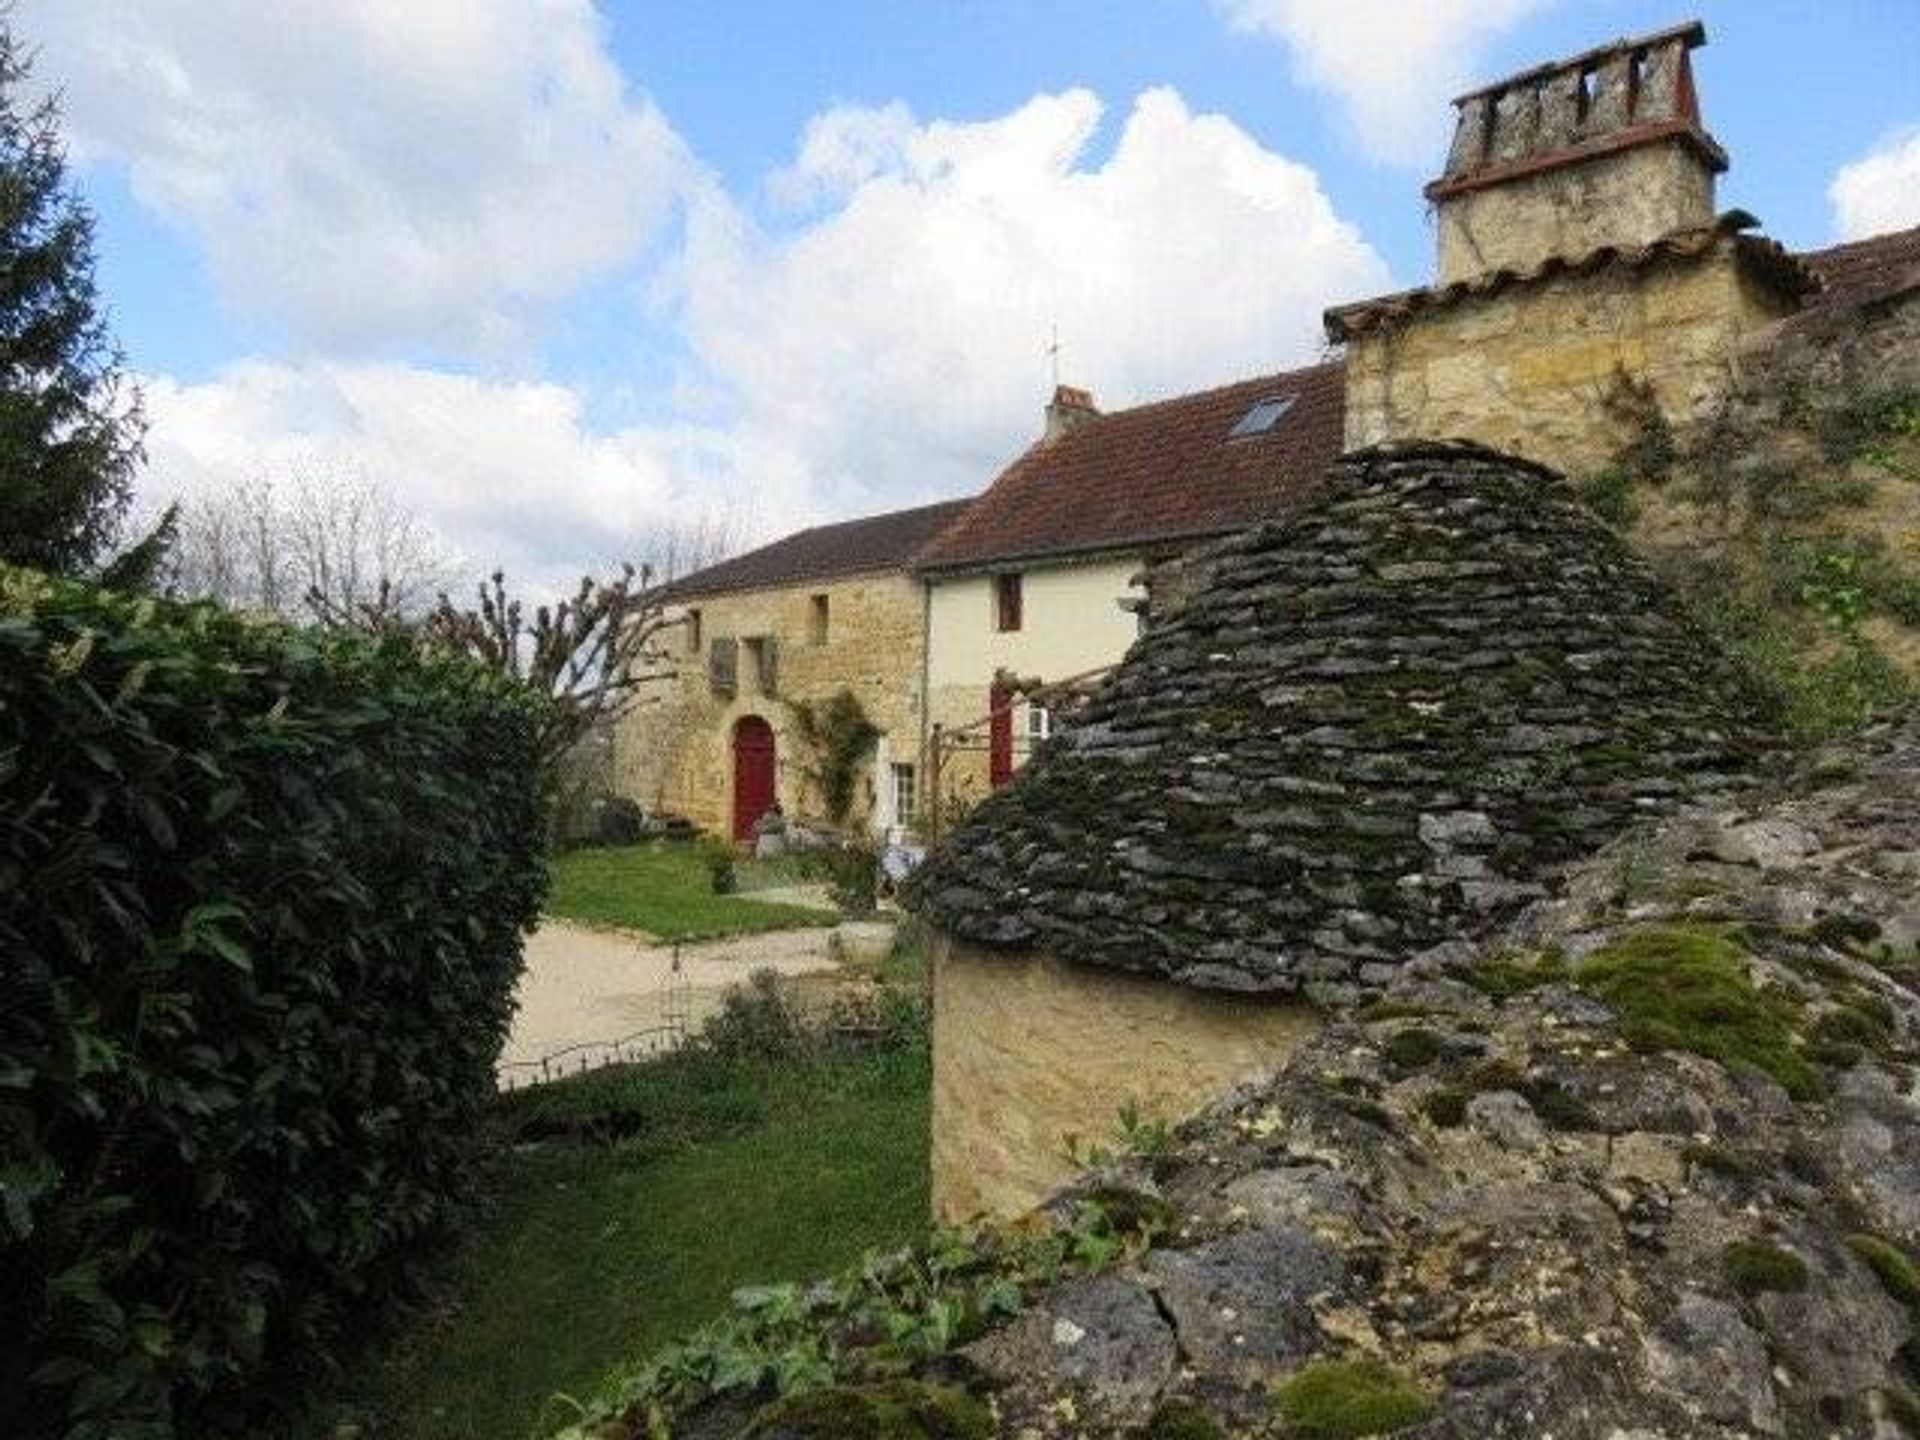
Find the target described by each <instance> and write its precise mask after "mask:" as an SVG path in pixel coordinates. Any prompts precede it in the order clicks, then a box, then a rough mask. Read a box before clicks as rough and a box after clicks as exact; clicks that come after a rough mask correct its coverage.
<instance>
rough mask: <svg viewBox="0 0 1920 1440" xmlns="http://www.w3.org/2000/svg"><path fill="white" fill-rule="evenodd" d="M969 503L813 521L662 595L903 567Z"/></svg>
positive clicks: (679, 596) (690, 577)
mask: <svg viewBox="0 0 1920 1440" xmlns="http://www.w3.org/2000/svg"><path fill="white" fill-rule="evenodd" d="M968 504H969V502H968V501H965V500H945V501H942V502H941V503H939V504H938V505H921V506H918V507H916V508H915V509H912V510H893V511H889V512H888V513H887V514H884V515H868V516H864V517H862V518H861V519H858V520H843V521H841V522H840V523H839V524H836V525H816V526H814V527H813V528H812V529H810V530H802V531H799V532H798V533H797V534H793V535H789V536H787V537H786V538H785V539H782V540H776V541H774V542H773V543H772V544H771V545H762V546H761V547H760V548H759V549H758V550H749V551H747V553H746V554H744V555H735V556H734V557H733V558H732V559H730V560H722V561H721V562H720V563H719V564H718V565H709V566H708V567H707V568H706V569H704V570H696V571H694V573H693V574H691V575H687V576H684V577H682V578H681V579H679V580H676V581H674V582H673V584H672V585H671V586H669V587H668V591H667V593H668V595H669V596H670V597H671V598H673V599H676V600H678V599H685V598H689V597H692V596H695V595H717V594H721V593H724V592H726V591H730V590H758V589H763V588H765V587H767V586H772V585H794V584H798V583H800V582H801V581H804V580H831V579H836V578H838V577H840V576H844V575H862V574H867V573H870V572H873V571H878V570H904V569H905V568H906V567H907V563H908V561H909V560H911V559H912V558H913V556H914V554H915V553H916V552H917V551H918V550H919V549H920V547H921V546H923V545H925V544H926V543H927V541H929V540H931V539H933V538H934V537H935V536H936V535H938V534H939V533H940V531H941V530H942V529H943V528H944V527H946V526H947V525H949V524H951V523H952V522H953V521H954V520H955V519H956V518H957V517H958V516H959V515H960V514H961V512H962V511H964V510H965V509H966V508H967V505H968Z"/></svg>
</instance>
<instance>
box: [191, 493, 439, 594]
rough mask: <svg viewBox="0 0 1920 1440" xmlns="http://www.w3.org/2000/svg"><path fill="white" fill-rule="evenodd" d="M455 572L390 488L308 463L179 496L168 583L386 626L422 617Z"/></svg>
mask: <svg viewBox="0 0 1920 1440" xmlns="http://www.w3.org/2000/svg"><path fill="white" fill-rule="evenodd" d="M452 568H453V567H452V562H451V560H450V559H449V558H448V552H447V549H446V547H445V545H443V544H442V543H441V541H440V539H439V537H438V536H436V535H435V534H434V533H433V531H432V530H431V529H430V528H429V527H428V526H427V525H426V524H425V523H424V522H423V521H422V520H420V518H419V517H418V516H416V515H415V514H414V513H413V512H412V511H411V510H409V509H408V508H407V507H406V506H404V505H402V504H401V503H400V502H399V501H398V500H396V499H395V498H394V497H393V495H392V494H391V493H390V492H389V491H387V490H385V489H383V488H381V487H380V486H379V485H376V484H375V483H374V482H373V481H372V480H371V479H369V478H368V477H367V476H365V475H363V474H360V473H358V472H356V471H352V470H348V469H344V468H341V467H337V466H336V467H328V466H321V465H309V466H304V467H301V468H300V469H298V470H295V471H293V472H292V473H290V474H288V475H284V476H278V477H276V476H264V475H263V476H258V477H255V478H254V479H251V480H247V481H244V482H242V483H239V484H236V485H234V486H232V487H230V488H228V489H227V490H225V491H222V492H219V493H216V494H214V495H211V496H206V497H203V498H200V499H196V500H191V501H187V502H185V503H183V505H182V506H181V507H180V514H179V520H178V534H177V537H176V539H175V543H174V546H173V550H172V554H171V557H170V561H169V565H168V570H167V579H168V581H169V583H170V586H171V588H173V589H175V590H176V591H178V592H180V593H182V594H186V595H194V596H208V597H211V598H213V599H216V600H219V601H221V602H222V603H223V604H226V605H230V606H233V607H235V608H237V609H244V610H253V611H258V612H260V613H262V614H267V615H275V616H278V617H280V618H282V619H287V620H307V619H312V620H319V621H322V622H324V623H328V624H350V625H353V626H356V627H358V628H364V629H373V630H384V629H390V628H393V627H394V626H396V625H400V624H404V623H408V622H412V621H417V620H420V619H421V618H423V617H424V616H425V615H426V614H427V613H428V611H429V610H431V609H432V608H433V607H434V605H435V603H436V599H437V597H438V596H439V594H440V593H441V591H442V589H443V588H444V587H445V585H446V583H447V580H448V576H449V574H450V572H451V570H452Z"/></svg>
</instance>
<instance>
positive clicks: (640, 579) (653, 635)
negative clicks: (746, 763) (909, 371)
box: [420, 514, 739, 788]
mask: <svg viewBox="0 0 1920 1440" xmlns="http://www.w3.org/2000/svg"><path fill="white" fill-rule="evenodd" d="M738 534H739V530H738V526H737V525H736V524H735V523H734V522H732V521H730V520H728V519H727V518H726V517H724V516H721V515H718V514H708V515H704V516H701V517H698V518H696V519H692V520H687V521H683V522H680V523H678V524H674V525H668V526H663V527H661V528H660V529H659V530H657V531H656V532H655V533H654V534H653V535H651V536H649V537H648V538H647V539H646V540H644V541H643V542H641V543H640V544H639V545H638V546H636V551H637V553H639V554H641V555H644V556H646V557H648V558H647V559H645V560H644V561H643V562H642V563H640V564H638V565H635V564H633V563H631V562H629V563H626V564H623V565H621V566H620V567H619V570H618V571H617V572H616V573H615V575H614V576H613V578H611V579H607V580H598V579H595V578H594V577H593V576H591V575H583V576H582V577H581V578H580V583H579V585H578V586H576V587H575V588H574V589H573V591H572V592H571V593H570V594H568V595H566V596H564V597H562V598H560V599H558V600H554V601H550V602H544V603H542V602H531V603H530V602H529V601H527V600H525V599H523V598H521V597H520V596H518V595H515V594H513V593H512V592H510V591H509V589H508V587H507V579H506V575H505V573H504V572H502V571H495V572H494V573H493V574H492V575H491V576H489V577H488V579H487V580H486V581H484V582H483V583H482V584H480V585H479V586H478V587H477V589H476V591H475V595H474V603H473V604H472V605H471V606H464V607H463V606H460V605H456V604H455V603H454V601H453V599H452V597H451V596H448V595H445V594H443V595H441V597H440V602H439V604H438V605H436V606H435V607H434V608H433V610H432V611H431V612H430V613H429V614H428V615H427V617H426V619H425V621H424V622H423V624H422V625H421V626H420V632H421V634H422V637H423V638H424V639H425V640H426V642H427V643H430V644H438V645H446V646H450V647H452V648H455V649H458V650H461V651H463V652H465V653H466V654H469V655H472V656H474V657H475V658H477V659H479V660H480V661H482V662H483V663H484V664H486V665H488V666H490V667H492V668H493V669H496V670H499V671H501V672H502V673H504V674H507V675H512V676H514V677H515V678H517V679H521V680H524V681H526V682H527V683H528V684H530V685H532V686H533V687H534V688H536V689H538V690H540V691H541V692H542V693H544V694H547V695H550V696H552V698H553V702H554V703H553V705H552V707H551V709H550V711H549V716H548V720H547V724H546V727H545V731H544V733H543V735H542V737H541V755H542V760H543V766H544V769H545V771H546V773H547V775H548V777H549V779H550V781H551V783H552V784H553V785H554V786H555V787H556V788H557V787H558V785H559V783H560V776H561V774H562V771H563V769H564V767H565V764H566V762H567V760H568V758H569V757H570V756H572V755H574V754H575V753H576V752H577V751H578V749H579V747H580V746H581V745H582V743H583V742H585V741H586V740H587V739H588V738H589V737H592V736H595V735H605V734H607V733H608V732H609V731H610V730H611V728H612V727H613V726H614V725H615V724H616V723H617V722H618V721H620V720H621V719H623V718H624V717H626V716H627V715H629V714H630V713H631V712H632V711H633V710H634V709H635V708H636V707H637V706H639V705H642V704H645V703H647V702H648V701H649V700H650V699H652V698H654V697H655V696H657V695H659V694H660V693H661V688H662V687H663V686H664V685H665V684H666V683H667V682H669V681H671V680H672V679H673V678H674V676H675V675H676V673H677V671H676V669H675V666H674V656H675V650H676V648H677V647H675V646H674V644H673V639H674V637H677V636H678V634H679V633H680V628H681V625H682V623H683V621H682V617H680V616H679V615H677V614H674V613H673V607H672V606H671V604H670V596H671V583H672V581H673V580H674V579H675V578H678V577H679V576H682V575H685V574H689V573H691V572H692V571H694V570H697V569H699V568H701V567H702V566H705V565H709V564H712V563H713V562H714V561H716V560H718V559H721V558H722V557H723V556H725V555H726V554H727V553H729V551H731V550H732V549H733V548H734V546H735V544H736V542H737V538H738Z"/></svg>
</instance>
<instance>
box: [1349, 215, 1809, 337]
mask: <svg viewBox="0 0 1920 1440" xmlns="http://www.w3.org/2000/svg"><path fill="white" fill-rule="evenodd" d="M1759 223H1760V222H1759V220H1757V219H1756V218H1755V217H1754V216H1752V215H1750V214H1749V213H1748V212H1746V211H1745V210H1729V211H1727V212H1726V213H1725V214H1723V215H1722V216H1720V218H1719V219H1717V220H1716V221H1714V223H1713V224H1711V225H1702V226H1696V227H1694V228H1691V229H1686V230H1675V231H1672V232H1670V233H1668V234H1666V235H1663V236H1661V237H1660V238H1659V239H1657V240H1652V241H1649V242H1648V243H1647V244H1645V245H1602V246H1599V247H1597V248H1596V249H1593V250H1589V251H1588V252H1587V253H1586V254H1584V255H1579V256H1560V255H1554V256H1549V257H1548V258H1547V259H1546V260H1544V261H1542V262H1541V263H1540V264H1539V265H1538V266H1536V267H1534V268H1533V269H1531V270H1525V271H1519V270H1490V271H1488V272H1487V273H1486V274H1484V275H1476V276H1474V277H1473V278H1472V279H1469V280H1456V281H1454V282H1453V283H1452V284H1451V285H1427V286H1421V287H1419V288H1418V289H1413V290H1402V291H1399V292H1397V293H1395V294H1391V295H1381V296H1377V297H1376V298H1374V299H1371V300H1361V301H1358V302H1356V303H1354V304H1351V305H1336V306H1334V307H1333V308H1332V309H1330V310H1328V311H1327V312H1326V314H1325V316H1324V317H1323V320H1324V323H1325V325H1326V330H1327V338H1328V340H1330V341H1332V342H1334V343H1335V344H1340V343H1343V342H1345V341H1347V340H1351V339H1353V338H1354V337H1355V336H1359V335H1364V334H1366V333H1367V332H1369V331H1371V330H1376V329H1381V328H1384V327H1388V326H1392V325H1397V324H1400V323H1403V322H1405V321H1407V320H1410V319H1412V318H1413V317H1414V316H1416V315H1418V314H1420V313H1422V312H1424V311H1428V310H1442V309H1446V308H1447V307H1449V306H1452V305H1458V304H1461V303H1463V302H1464V301H1468V300H1474V299H1480V298H1484V297H1487V296H1492V295H1497V294H1500V293H1501V292H1502V291H1506V290H1512V289H1517V288H1527V287H1532V286H1537V285H1545V284H1548V283H1550V282H1552V281H1555V280H1558V279H1561V278H1562V277H1565V276H1580V275H1591V274H1595V273H1597V272H1599V271H1602V270H1606V269H1610V268H1612V267H1614V266H1623V267H1625V268H1627V269H1632V270H1641V269H1647V268H1649V267H1651V266H1654V265H1658V264H1672V263H1688V262H1692V261H1698V260H1701V259H1704V258H1705V257H1707V256H1708V255H1711V254H1713V253H1714V252H1715V251H1717V250H1719V249H1720V248H1721V247H1722V246H1724V245H1731V246H1732V247H1733V250H1734V254H1735V257H1736V259H1737V260H1738V261H1739V262H1740V263H1741V264H1742V265H1744V266H1746V267H1747V268H1748V269H1749V270H1750V271H1751V272H1752V273H1753V274H1754V276H1755V277H1756V278H1757V279H1759V280H1761V281H1762V282H1763V283H1766V284H1768V285H1770V286H1772V287H1773V288H1774V289H1776V290H1779V291H1781V292H1782V293H1783V294H1786V295H1788V296H1790V297H1792V298H1795V299H1800V298H1804V297H1805V296H1807V295H1810V294H1812V293H1814V292H1816V291H1818V290H1819V289H1820V287H1821V283H1822V282H1821V279H1820V276H1819V274H1818V273H1817V272H1816V271H1814V270H1813V269H1812V268H1811V267H1809V266H1808V265H1807V264H1806V262H1805V261H1804V260H1802V259H1801V258H1800V257H1799V256H1797V255H1795V254H1794V253H1793V252H1792V251H1790V250H1788V249H1787V248H1786V247H1785V246H1784V245H1782V244H1781V243H1780V242H1779V241H1777V240H1772V239H1769V238H1767V237H1765V236H1761V235H1746V234H1742V233H1741V232H1743V231H1746V230H1750V229H1752V228H1754V227H1755V226H1757V225H1758V224H1759Z"/></svg>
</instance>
